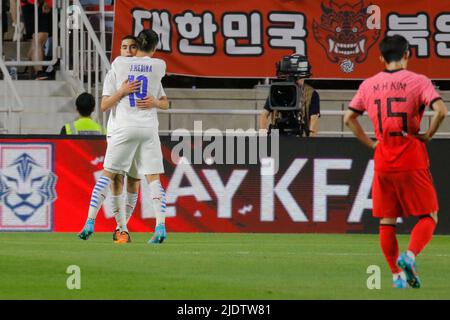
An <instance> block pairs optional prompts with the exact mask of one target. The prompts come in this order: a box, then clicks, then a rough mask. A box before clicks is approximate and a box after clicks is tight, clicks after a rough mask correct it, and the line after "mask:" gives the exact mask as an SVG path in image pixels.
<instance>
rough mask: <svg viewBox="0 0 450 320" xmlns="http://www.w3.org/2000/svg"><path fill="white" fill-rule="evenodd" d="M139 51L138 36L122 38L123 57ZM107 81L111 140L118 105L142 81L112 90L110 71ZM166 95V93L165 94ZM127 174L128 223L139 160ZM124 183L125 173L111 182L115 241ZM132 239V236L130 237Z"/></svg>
mask: <svg viewBox="0 0 450 320" xmlns="http://www.w3.org/2000/svg"><path fill="white" fill-rule="evenodd" d="M136 53H137V43H136V37H134V36H132V35H127V36H125V37H123V38H122V40H121V42H120V55H121V56H122V57H134V56H135V55H136ZM104 83H106V84H105V85H104V86H103V89H104V92H103V98H102V103H101V109H102V111H103V112H106V111H108V110H111V112H110V115H109V118H108V127H107V135H106V140H107V141H109V139H110V138H111V136H112V135H113V133H114V129H115V118H116V108H115V107H116V105H117V104H118V103H119V102H120V100H121V99H122V98H123V97H124V96H127V95H129V94H131V93H134V92H136V91H137V90H139V87H140V83H139V81H137V80H135V81H133V82H128V79H127V80H126V81H124V83H123V84H122V85H121V86H120V88H119V89H118V90H117V91H115V92H111V91H110V90H111V89H112V88H115V82H114V76H113V72H111V71H110V72H108V73H107V74H106V77H105V81H104ZM164 95H165V94H164ZM125 174H126V176H127V191H126V197H125V214H126V222H127V224H128V221H129V220H130V218H131V215H132V214H133V211H134V209H135V207H136V203H137V199H138V194H139V184H140V178H139V175H138V174H137V162H136V161H133V164H132V165H131V168H130V171H129V172H126V173H125ZM123 185H124V175H122V174H118V175H116V176H115V178H114V181H113V182H112V184H111V191H112V210H113V212H114V214H115V215H114V217H115V219H116V223H117V225H116V228H115V230H114V232H113V241H116V240H117V239H118V236H119V235H120V227H119V224H120V214H118V213H119V212H120V208H118V207H117V206H118V205H119V204H120V203H121V201H120V199H119V198H118V197H121V196H122V192H123ZM130 241H131V238H130Z"/></svg>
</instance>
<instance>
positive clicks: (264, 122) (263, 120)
mask: <svg viewBox="0 0 450 320" xmlns="http://www.w3.org/2000/svg"><path fill="white" fill-rule="evenodd" d="M269 117H270V112H269V111H268V110H266V109H263V111H262V112H261V114H260V115H259V128H260V129H263V130H265V129H267V126H268V124H269Z"/></svg>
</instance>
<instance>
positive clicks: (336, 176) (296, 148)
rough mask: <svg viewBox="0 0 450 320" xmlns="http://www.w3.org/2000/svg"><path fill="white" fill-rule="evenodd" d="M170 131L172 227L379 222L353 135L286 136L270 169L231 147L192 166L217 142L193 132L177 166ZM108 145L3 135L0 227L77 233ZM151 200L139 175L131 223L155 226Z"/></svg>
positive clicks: (435, 152)
mask: <svg viewBox="0 0 450 320" xmlns="http://www.w3.org/2000/svg"><path fill="white" fill-rule="evenodd" d="M172 138H173V137H161V145H162V149H163V156H164V166H165V172H166V173H165V174H164V175H163V176H162V178H161V182H162V184H163V186H164V188H165V189H166V194H167V212H166V216H167V219H166V225H167V229H168V231H169V232H173V231H175V232H176V231H178V232H271V233H282V232H288V233H301V232H319V233H330V232H332V233H345V232H377V230H378V221H377V219H374V218H372V216H371V211H372V210H371V209H372V201H371V184H372V178H373V161H372V160H371V158H372V153H371V152H370V150H368V149H367V148H365V147H364V146H363V145H362V144H360V143H359V142H358V141H356V139H342V138H320V139H309V140H304V139H289V138H286V139H283V138H281V139H280V145H279V147H280V148H279V165H278V167H279V168H278V169H277V171H276V173H274V174H269V175H268V174H267V172H266V173H265V171H264V170H267V165H265V166H263V165H262V164H260V163H258V164H256V163H254V164H242V163H243V162H242V161H240V160H238V161H236V159H235V160H234V161H231V160H233V158H230V157H228V155H227V153H226V152H225V153H223V154H222V157H223V159H222V160H221V159H220V158H219V157H221V155H219V153H217V154H216V155H215V158H214V161H210V160H211V159H210V158H207V159H206V160H208V159H209V160H208V161H206V160H205V161H206V163H205V161H203V160H201V163H200V164H191V163H194V162H195V158H196V157H197V156H196V153H197V151H198V150H200V156H201V155H202V154H205V153H204V152H206V151H205V150H207V148H208V145H209V144H210V143H212V142H211V140H210V139H209V137H208V139H207V140H206V139H204V141H203V146H202V147H201V148H200V149H198V148H197V146H196V144H197V142H198V141H197V142H193V143H192V140H191V145H188V147H192V148H193V150H194V152H193V154H192V157H193V159H188V158H185V159H186V160H187V161H185V162H179V163H178V164H177V165H176V164H174V163H173V161H172V160H171V159H172V158H171V154H172V151H173V150H176V149H177V146H180V143H181V144H182V143H184V141H185V140H184V139H182V140H181V142H178V141H174V140H176V139H174V140H172ZM218 139H220V137H218ZM227 139H228V138H227ZM217 141H218V140H217V139H216V140H214V143H217ZM228 142H229V140H227V142H226V143H227V144H228ZM236 142H238V143H239V140H237V141H236ZM245 143H250V141H247V142H245ZM448 144H449V140H448V139H447V140H445V139H444V140H434V141H433V142H432V143H430V145H429V146H430V148H429V149H430V159H431V163H432V171H433V172H435V173H439V174H435V176H434V178H435V180H434V181H435V185H436V189H437V191H438V194H439V195H440V198H441V199H440V200H441V201H440V208H441V211H442V212H447V211H448V210H449V209H450V208H449V207H448V205H449V203H448V201H446V200H445V197H444V195H445V191H446V190H448V187H449V186H448V184H449V181H448V179H447V177H448V176H449V174H450V173H449V166H448V163H447V160H446V159H447V158H448V157H445V156H443V154H442V150H450V149H449V145H448ZM235 145H236V146H237V145H238V144H237V143H236V144H235ZM105 149H106V142H105V141H104V140H98V139H97V140H86V139H74V140H69V139H56V138H54V139H51V138H49V139H1V140H0V231H56V232H78V231H80V230H81V229H82V227H83V225H84V222H85V221H86V217H87V212H88V209H89V203H90V198H91V193H92V189H93V187H94V185H95V181H96V179H98V178H99V177H100V174H101V172H102V168H103V159H104V153H105ZM202 150H203V151H202ZM209 150H210V147H209ZM227 150H228V149H227ZM249 150H252V148H251V147H248V148H246V151H243V152H240V153H235V157H239V159H240V158H241V156H243V155H244V154H245V159H244V160H246V159H247V160H248V159H250V158H251V157H250V154H249ZM186 157H189V156H186ZM224 159H226V163H227V164H225V162H224V161H223V160H224ZM247 160H246V161H244V162H248V161H247ZM215 162H217V163H215ZM219 163H223V164H219ZM231 163H236V164H231ZM239 163H240V164H239ZM250 163H251V161H250ZM109 197H110V195H108V196H107V199H106V200H105V201H104V202H103V207H102V209H101V210H100V212H99V214H98V216H97V221H96V231H100V232H101V231H105V232H111V231H113V230H114V228H115V225H116V224H115V219H114V216H113V213H112V210H111V200H110V198H109ZM150 199H151V195H150V190H149V187H148V185H147V183H146V182H145V181H144V180H142V181H141V188H140V194H139V199H138V202H137V207H136V209H135V211H134V213H133V216H132V217H131V220H130V222H129V225H128V227H129V229H130V231H133V232H135V231H139V232H149V231H152V230H153V229H154V225H155V215H154V212H153V208H152V203H151V200H150ZM411 222H413V221H411ZM408 223H409V224H406V223H404V224H400V225H399V226H398V230H399V231H400V232H403V231H409V230H410V227H411V226H412V224H410V222H408ZM449 226H450V216H449V215H442V217H440V220H439V225H438V227H437V233H445V234H448V233H449V230H450V228H449Z"/></svg>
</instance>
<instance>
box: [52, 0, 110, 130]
mask: <svg viewBox="0 0 450 320" xmlns="http://www.w3.org/2000/svg"><path fill="white" fill-rule="evenodd" d="M71 8H72V10H73V8H75V10H76V12H75V13H74V14H76V15H77V16H76V18H77V21H73V23H72V24H70V25H69V26H68V27H66V28H64V27H63V28H61V30H60V31H61V39H62V41H61V45H62V46H63V48H64V50H63V52H64V56H63V59H62V60H61V73H62V75H63V77H64V78H65V80H66V81H68V82H69V83H71V84H72V86H73V87H74V89H75V91H76V92H77V93H81V92H83V91H86V92H88V93H91V94H92V95H93V96H94V97H95V100H96V101H97V109H96V111H95V114H94V118H95V117H96V118H97V120H98V121H99V122H100V123H101V124H102V125H103V126H105V125H106V122H107V114H106V113H102V112H101V111H100V98H101V97H100V92H101V89H102V84H103V79H104V78H105V76H106V72H107V71H109V70H110V69H111V64H110V62H109V59H108V57H107V56H106V53H105V50H104V45H103V44H102V41H101V40H99V39H98V37H97V34H96V33H95V31H94V29H93V28H92V25H91V23H90V21H89V19H88V17H87V15H86V13H85V12H84V10H83V8H82V6H81V4H80V2H79V0H73V6H69V3H68V1H63V5H62V8H61V21H67V19H68V17H67V12H69V11H70V10H71ZM103 24H104V22H103ZM103 37H104V32H103V36H102V37H101V38H103Z"/></svg>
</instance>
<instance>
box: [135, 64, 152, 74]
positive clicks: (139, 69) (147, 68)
mask: <svg viewBox="0 0 450 320" xmlns="http://www.w3.org/2000/svg"><path fill="white" fill-rule="evenodd" d="M152 71H153V70H152V66H151V65H145V64H132V65H131V66H130V72H152Z"/></svg>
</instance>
